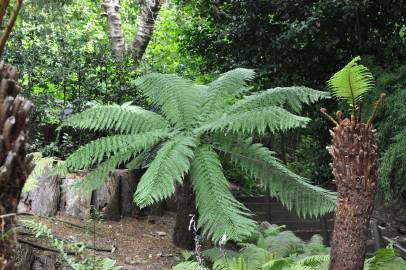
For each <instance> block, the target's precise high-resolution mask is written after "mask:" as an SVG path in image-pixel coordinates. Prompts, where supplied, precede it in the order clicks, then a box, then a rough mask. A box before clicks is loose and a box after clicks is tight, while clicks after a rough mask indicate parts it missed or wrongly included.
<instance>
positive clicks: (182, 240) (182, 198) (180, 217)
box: [173, 176, 195, 249]
mask: <svg viewBox="0 0 406 270" xmlns="http://www.w3.org/2000/svg"><path fill="white" fill-rule="evenodd" d="M194 214H195V198H194V193H193V190H192V186H191V183H190V180H189V177H188V176H186V177H185V179H184V180H183V185H182V186H178V188H177V191H176V222H175V228H174V232H173V243H174V244H175V245H176V246H178V247H180V248H183V249H193V248H194V244H195V242H194V235H193V232H192V231H191V230H189V223H190V220H191V215H194Z"/></svg>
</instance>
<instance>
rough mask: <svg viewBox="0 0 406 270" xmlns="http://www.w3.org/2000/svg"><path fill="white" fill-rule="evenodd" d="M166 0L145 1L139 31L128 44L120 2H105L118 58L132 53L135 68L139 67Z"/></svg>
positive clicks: (106, 0)
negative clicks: (129, 52)
mask: <svg viewBox="0 0 406 270" xmlns="http://www.w3.org/2000/svg"><path fill="white" fill-rule="evenodd" d="M163 2H164V0H143V2H142V9H141V14H140V16H139V19H138V31H137V34H136V36H135V37H134V39H133V42H132V43H131V46H130V45H128V44H127V41H126V39H125V35H124V32H123V30H122V25H121V18H120V4H119V0H104V2H103V4H102V7H103V9H104V13H103V14H102V15H103V16H105V17H106V18H107V24H108V32H109V38H110V44H111V49H112V51H113V53H114V54H115V55H116V56H117V57H122V56H123V55H125V54H126V53H127V52H128V51H131V55H132V58H133V60H134V66H135V67H138V65H139V63H140V61H141V59H142V57H143V56H144V53H145V50H146V49H147V47H148V44H149V42H150V41H151V38H152V35H153V32H154V28H155V22H156V19H157V17H158V15H159V12H160V10H161V7H162V4H163Z"/></svg>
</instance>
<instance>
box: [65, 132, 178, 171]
mask: <svg viewBox="0 0 406 270" xmlns="http://www.w3.org/2000/svg"><path fill="white" fill-rule="evenodd" d="M168 137H170V134H169V133H168V132H164V131H151V132H146V133H143V134H134V135H113V136H109V137H103V138H100V139H97V140H94V141H92V142H90V143H88V144H86V145H84V146H81V147H80V148H79V149H78V150H77V151H75V152H74V153H73V154H72V155H70V156H69V157H68V158H67V159H66V160H65V162H63V164H62V165H61V166H59V167H58V169H57V170H58V171H57V172H59V173H66V172H68V171H75V170H81V169H86V168H90V167H92V166H93V165H94V164H100V163H101V162H102V161H104V160H105V159H106V158H109V157H111V156H114V155H116V154H118V153H120V152H121V150H122V149H126V148H131V149H132V150H133V151H134V154H135V153H138V152H140V151H141V150H143V149H147V148H149V147H151V146H153V145H155V144H156V143H158V142H159V141H161V140H163V139H165V138H168Z"/></svg>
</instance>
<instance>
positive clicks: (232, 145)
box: [58, 68, 335, 241]
mask: <svg viewBox="0 0 406 270" xmlns="http://www.w3.org/2000/svg"><path fill="white" fill-rule="evenodd" d="M253 77H254V72H253V71H252V70H249V69H242V68H238V69H234V70H231V71H229V72H226V73H224V74H222V75H221V76H220V77H219V78H218V79H216V80H214V81H213V82H211V83H209V84H207V85H195V84H193V82H192V81H190V80H187V79H183V78H180V77H178V76H177V75H167V74H157V73H152V74H148V75H146V76H143V77H141V78H138V79H136V80H135V81H134V85H135V87H137V89H138V90H139V91H141V92H142V93H143V94H144V95H145V96H146V97H147V98H148V99H149V100H150V101H151V102H152V105H153V106H155V108H157V111H158V112H154V111H146V110H144V109H142V108H139V107H137V106H133V105H129V104H124V105H122V106H118V105H109V106H97V107H94V108H91V109H88V110H86V111H84V112H82V113H79V114H77V115H74V116H72V117H71V118H69V119H67V120H66V121H65V122H64V123H63V126H70V127H75V128H80V129H88V130H92V131H108V132H109V134H112V135H110V136H107V137H105V138H101V139H98V140H96V141H93V142H91V143H89V144H87V145H85V146H83V147H81V148H80V149H79V150H78V151H77V152H75V153H74V154H72V155H71V156H70V157H69V158H68V159H67V160H66V162H65V163H64V164H63V165H62V166H60V167H59V169H58V170H60V171H65V172H66V171H70V170H79V169H89V168H93V167H95V169H94V170H93V171H92V172H91V173H90V174H89V175H88V176H87V177H86V178H85V179H83V181H81V182H79V183H78V184H76V187H81V188H82V189H85V190H91V189H95V188H97V187H98V186H100V185H101V184H102V183H103V179H105V177H106V176H107V175H108V173H109V171H111V170H113V169H115V168H117V167H118V166H122V165H126V166H127V167H128V168H131V169H137V168H140V167H147V170H146V172H145V173H144V175H143V176H142V178H141V180H140V182H139V184H138V187H137V190H136V192H135V194H134V201H135V202H136V203H137V204H138V205H139V206H141V207H146V206H148V205H151V204H153V203H155V202H157V201H160V200H163V199H165V198H168V197H170V196H172V195H173V193H174V192H175V187H176V185H177V184H182V182H183V181H184V178H185V176H186V175H187V176H188V178H189V179H190V181H191V183H192V187H193V190H194V192H195V195H196V207H197V210H198V212H199V220H198V226H199V228H200V229H202V231H203V233H204V235H205V236H207V237H208V238H210V239H212V240H214V241H218V240H219V239H220V238H221V237H222V236H223V234H224V233H226V235H227V237H228V239H234V240H237V239H240V238H241V237H243V236H244V235H248V234H250V232H251V231H252V230H253V228H254V227H255V222H254V221H253V220H252V219H251V218H250V214H249V212H248V210H247V209H246V208H245V207H244V206H243V205H242V204H241V203H240V202H238V201H237V200H236V199H235V198H234V197H233V195H232V193H231V192H230V191H229V189H228V187H227V184H228V183H227V179H226V178H225V176H224V174H223V170H222V165H221V162H220V159H219V154H222V155H226V156H228V157H229V158H230V159H231V160H232V161H233V162H234V163H235V164H236V165H238V166H239V167H241V168H242V170H243V171H244V172H245V173H246V174H247V175H249V176H253V177H254V178H256V179H258V181H259V182H260V183H262V185H263V186H264V187H265V186H269V187H270V190H271V193H272V195H273V196H275V197H277V198H279V199H280V200H281V201H282V203H284V204H285V205H286V206H288V207H289V208H294V209H296V211H297V212H298V213H299V214H301V215H303V216H307V215H308V216H318V215H322V214H324V213H326V212H330V211H332V210H333V209H334V206H335V200H334V194H333V193H331V192H329V191H327V190H324V189H321V188H319V187H315V186H313V185H311V184H310V183H309V182H308V181H307V180H306V179H303V178H302V177H300V176H299V175H296V174H294V173H292V172H290V171H289V170H287V169H286V168H285V167H284V166H283V165H282V164H281V163H280V161H279V160H278V159H277V158H275V157H274V154H273V153H272V152H271V151H269V150H268V149H267V148H265V147H264V146H262V145H261V144H254V143H253V142H252V140H251V139H250V138H249V137H250V136H252V135H257V134H262V133H265V132H269V131H271V132H278V131H287V130H290V129H293V128H298V127H304V126H305V125H306V124H307V123H308V121H309V119H308V118H306V117H301V116H298V115H296V114H294V113H295V112H298V111H299V109H300V108H301V105H302V104H310V103H313V102H315V101H317V100H320V99H322V98H326V97H328V95H327V94H326V93H323V92H320V91H316V90H313V89H309V88H306V87H284V88H275V89H270V90H265V91H262V92H259V93H256V94H252V95H250V96H245V97H244V98H242V99H240V100H237V101H236V102H234V103H231V102H227V101H226V100H229V99H228V98H229V97H233V98H234V100H235V99H236V97H237V96H238V95H240V96H241V95H243V94H244V93H246V92H247V91H248V85H247V83H248V82H249V81H250V80H252V78H253ZM289 110H291V111H292V112H293V113H292V112H290V111H289ZM219 220H221V221H222V222H219Z"/></svg>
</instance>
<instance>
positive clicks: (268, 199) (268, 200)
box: [264, 186, 271, 223]
mask: <svg viewBox="0 0 406 270" xmlns="http://www.w3.org/2000/svg"><path fill="white" fill-rule="evenodd" d="M269 192H270V191H269V187H268V186H267V187H266V189H265V197H264V202H265V219H266V221H268V222H269V223H271V195H270V193H269Z"/></svg>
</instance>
